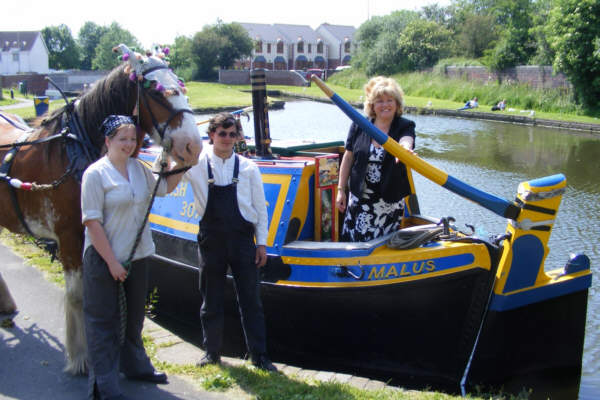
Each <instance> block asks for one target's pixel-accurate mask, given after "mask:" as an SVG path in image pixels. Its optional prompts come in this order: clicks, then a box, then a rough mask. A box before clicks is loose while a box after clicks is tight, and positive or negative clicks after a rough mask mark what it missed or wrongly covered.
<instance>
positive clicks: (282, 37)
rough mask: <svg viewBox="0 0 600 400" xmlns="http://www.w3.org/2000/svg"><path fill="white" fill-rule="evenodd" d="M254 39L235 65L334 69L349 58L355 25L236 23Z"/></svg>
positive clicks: (347, 61)
mask: <svg viewBox="0 0 600 400" xmlns="http://www.w3.org/2000/svg"><path fill="white" fill-rule="evenodd" d="M240 25H241V26H242V27H243V28H244V29H246V31H247V32H248V35H249V36H250V38H251V39H252V40H253V41H254V44H255V46H254V49H253V51H252V55H251V56H250V57H249V58H247V59H244V60H239V62H238V63H237V64H236V66H237V67H238V68H245V69H252V68H267V69H269V70H305V69H307V68H321V69H334V68H335V67H337V66H338V65H346V64H348V63H349V62H350V59H351V53H352V50H353V47H352V41H353V35H354V32H355V31H356V29H355V28H354V27H352V26H340V25H329V24H322V25H321V26H320V27H319V28H317V30H316V31H315V30H314V29H312V28H311V27H310V26H308V25H288V24H273V25H268V24H253V23H244V22H243V23H240Z"/></svg>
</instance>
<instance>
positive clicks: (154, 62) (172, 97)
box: [114, 44, 202, 165]
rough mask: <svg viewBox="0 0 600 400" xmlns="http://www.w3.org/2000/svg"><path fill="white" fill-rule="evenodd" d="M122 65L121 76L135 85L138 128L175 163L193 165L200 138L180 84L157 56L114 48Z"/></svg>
mask: <svg viewBox="0 0 600 400" xmlns="http://www.w3.org/2000/svg"><path fill="white" fill-rule="evenodd" d="M114 50H115V51H120V52H122V54H123V60H124V62H125V63H126V66H125V68H124V69H123V73H126V74H128V75H129V80H130V81H131V82H135V84H136V88H137V96H134V98H135V99H136V105H135V108H134V111H133V114H136V113H137V116H138V123H139V124H140V126H141V128H142V129H143V130H144V131H145V132H147V133H148V134H150V135H151V136H152V138H153V139H154V141H155V142H156V143H160V144H161V145H162V146H163V147H164V148H165V149H166V150H167V151H168V152H169V153H170V154H171V156H172V157H173V158H174V159H175V160H176V161H178V162H180V163H182V164H184V165H194V164H196V163H197V161H198V156H199V155H200V151H202V138H201V135H200V133H199V131H198V128H197V125H196V120H195V118H194V115H193V113H192V110H191V108H190V106H189V103H188V100H187V96H186V95H185V93H186V89H185V86H184V85H183V82H182V81H181V80H180V79H179V78H178V77H177V76H176V75H175V74H174V73H173V71H172V70H170V69H169V67H168V64H167V63H166V62H165V60H164V59H163V58H162V57H161V56H162V54H161V55H147V56H142V55H140V54H138V53H135V52H133V51H131V50H130V49H129V48H128V47H127V46H125V45H124V44H120V45H119V46H117V47H115V49H114Z"/></svg>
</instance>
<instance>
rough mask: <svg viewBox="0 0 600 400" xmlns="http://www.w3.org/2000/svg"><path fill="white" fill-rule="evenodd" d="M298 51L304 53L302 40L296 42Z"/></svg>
mask: <svg viewBox="0 0 600 400" xmlns="http://www.w3.org/2000/svg"><path fill="white" fill-rule="evenodd" d="M298 53H304V42H302V41H300V42H298Z"/></svg>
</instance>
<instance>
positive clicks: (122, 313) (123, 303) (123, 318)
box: [119, 148, 183, 345]
mask: <svg viewBox="0 0 600 400" xmlns="http://www.w3.org/2000/svg"><path fill="white" fill-rule="evenodd" d="M164 153H166V149H165V148H163V157H162V160H161V163H160V173H159V174H158V179H157V180H156V185H154V190H153V191H152V196H151V197H150V202H149V203H148V208H147V209H146V214H145V215H144V219H143V220H142V224H141V226H140V228H139V229H138V232H137V234H136V236H135V241H134V242H133V247H132V248H131V251H130V252H129V257H127V261H125V262H124V263H123V268H125V270H126V271H127V276H129V272H130V271H131V266H132V264H131V263H132V261H133V257H134V255H135V251H136V250H137V247H138V245H139V244H140V240H141V239H142V234H143V233H144V228H145V227H146V222H147V221H148V217H149V216H150V210H151V209H152V204H154V198H155V197H156V192H157V191H158V186H159V185H160V181H161V179H162V178H163V177H164V176H167V175H166V174H167V173H164V170H165V168H166V167H167V161H166V160H167V157H166V154H164ZM182 169H183V168H182ZM127 276H126V277H125V279H127ZM119 321H120V326H119V344H120V345H122V344H123V343H124V342H125V331H126V330H127V297H126V295H125V286H124V282H122V281H119Z"/></svg>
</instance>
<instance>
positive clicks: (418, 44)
mask: <svg viewBox="0 0 600 400" xmlns="http://www.w3.org/2000/svg"><path fill="white" fill-rule="evenodd" d="M449 38H450V32H448V30H446V29H445V28H444V27H442V26H440V25H439V24H438V23H436V22H433V21H423V20H416V21H413V22H411V23H409V24H408V25H407V26H406V29H404V31H403V32H402V34H401V35H400V38H399V39H398V49H399V53H400V58H399V59H398V60H396V62H399V63H400V65H401V66H402V68H400V69H399V71H402V72H406V71H414V70H422V69H425V68H428V67H432V66H433V65H434V64H435V63H436V62H437V61H438V60H439V59H441V58H444V57H446V56H447V55H448V54H449V48H450V45H449Z"/></svg>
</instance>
